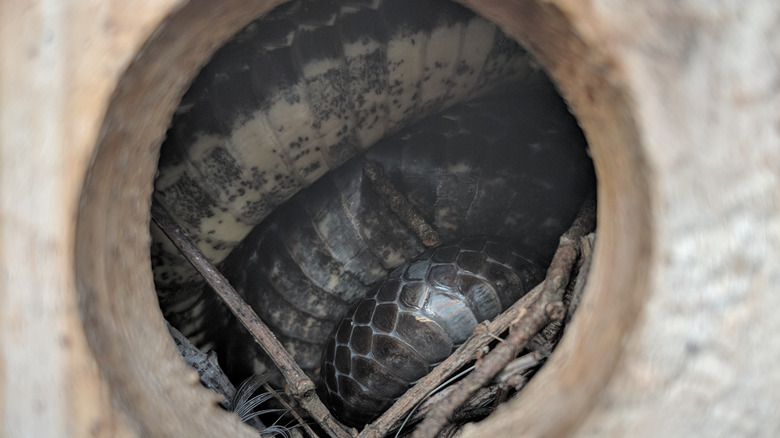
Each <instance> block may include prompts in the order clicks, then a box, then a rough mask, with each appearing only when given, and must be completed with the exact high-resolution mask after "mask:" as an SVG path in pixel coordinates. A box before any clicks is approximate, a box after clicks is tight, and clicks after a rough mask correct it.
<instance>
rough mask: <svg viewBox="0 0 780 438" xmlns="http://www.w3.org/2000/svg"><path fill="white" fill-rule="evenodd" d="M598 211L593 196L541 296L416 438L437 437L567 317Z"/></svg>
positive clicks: (555, 261) (574, 225)
mask: <svg viewBox="0 0 780 438" xmlns="http://www.w3.org/2000/svg"><path fill="white" fill-rule="evenodd" d="M595 211H596V210H595V197H594V196H591V197H589V198H588V200H587V201H585V203H584V204H583V206H582V208H581V209H580V212H579V214H578V215H577V218H576V219H575V220H574V222H573V223H572V225H571V227H570V228H569V229H568V230H567V231H566V232H565V233H563V235H562V236H561V238H560V245H559V246H558V249H557V250H556V252H555V255H554V256H553V260H552V262H551V263H550V267H549V268H548V270H547V276H546V277H545V280H544V283H543V286H542V291H541V294H540V295H539V296H538V297H536V298H535V299H534V300H533V301H532V302H531V303H530V305H529V306H528V307H527V308H525V311H524V312H522V311H521V312H519V313H518V315H517V317H516V319H515V321H513V324H512V327H511V330H510V332H509V336H507V338H506V339H505V341H504V342H503V343H500V344H498V345H497V346H496V348H494V349H493V351H491V352H490V353H488V354H487V355H486V356H485V357H484V358H482V360H481V362H480V363H479V364H478V366H477V367H476V369H475V370H474V372H473V373H472V374H470V375H468V376H467V377H466V378H464V379H463V381H462V382H461V384H460V385H458V389H457V390H455V391H454V392H453V394H452V395H451V396H450V397H448V398H447V399H446V400H444V401H442V403H441V404H439V405H437V406H436V408H435V409H434V410H433V411H432V412H431V413H430V414H429V415H428V416H427V417H426V418H425V420H423V421H422V423H420V425H419V426H418V427H417V429H415V431H414V433H413V434H412V438H433V437H435V436H436V435H437V434H438V433H439V431H441V430H442V428H443V427H444V426H445V425H446V424H447V422H448V421H449V419H450V418H452V416H453V414H454V413H455V410H456V409H457V408H458V407H459V406H461V405H462V404H463V403H464V402H465V401H466V400H468V398H469V397H470V396H471V394H473V393H474V392H475V391H477V390H478V389H480V388H482V387H483V386H485V385H486V384H487V382H489V381H490V380H491V379H492V378H493V377H495V375H496V374H498V373H499V372H500V371H501V370H503V369H504V368H506V366H507V364H508V363H509V362H510V361H511V360H512V359H514V357H515V356H516V355H517V352H518V351H519V349H520V348H522V347H523V346H524V345H525V344H526V343H527V342H528V341H529V340H531V338H533V337H534V336H535V335H536V334H537V333H539V331H540V330H542V329H543V328H544V327H545V326H546V325H547V324H549V323H550V322H552V321H559V320H562V319H563V318H564V317H565V315H566V308H565V307H564V305H563V293H564V290H565V289H566V285H567V284H568V283H569V279H570V276H571V271H572V267H573V266H574V263H575V262H576V261H577V256H578V255H579V244H580V237H581V236H584V235H586V234H588V233H589V232H591V231H592V230H593V229H594V228H595V226H596V214H595Z"/></svg>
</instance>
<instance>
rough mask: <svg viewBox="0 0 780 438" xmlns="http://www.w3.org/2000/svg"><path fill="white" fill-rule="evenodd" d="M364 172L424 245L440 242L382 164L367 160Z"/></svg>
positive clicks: (435, 233) (374, 187)
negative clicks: (391, 179)
mask: <svg viewBox="0 0 780 438" xmlns="http://www.w3.org/2000/svg"><path fill="white" fill-rule="evenodd" d="M363 174H364V175H366V177H367V178H368V180H369V181H371V185H372V187H373V189H374V192H376V194H377V195H379V197H380V198H381V199H382V200H383V201H384V202H385V204H386V205H387V206H388V207H390V210H391V211H392V212H393V213H394V214H395V215H396V216H397V217H398V219H400V220H401V222H403V223H404V225H406V226H407V227H408V228H409V229H410V230H412V231H413V232H414V233H415V234H417V237H419V238H420V240H421V241H422V243H423V245H425V246H435V245H438V244H439V234H438V233H437V232H436V231H435V230H434V229H433V227H431V226H430V224H428V222H426V221H425V219H424V218H423V217H422V215H420V213H418V212H417V210H416V209H415V208H414V207H413V206H412V204H410V203H409V201H408V200H407V199H406V198H405V197H404V195H403V194H402V193H401V192H400V191H399V190H398V189H397V188H396V187H395V185H394V184H393V182H392V181H390V176H389V175H388V174H387V172H385V169H384V168H383V167H382V165H381V164H379V163H377V162H376V161H370V160H367V161H366V162H365V163H363Z"/></svg>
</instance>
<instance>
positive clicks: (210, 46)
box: [77, 2, 650, 436]
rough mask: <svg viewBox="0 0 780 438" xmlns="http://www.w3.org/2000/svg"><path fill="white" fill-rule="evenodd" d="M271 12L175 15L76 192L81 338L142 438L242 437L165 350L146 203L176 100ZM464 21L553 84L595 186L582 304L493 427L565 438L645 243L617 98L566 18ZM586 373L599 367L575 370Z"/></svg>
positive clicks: (606, 357)
mask: <svg viewBox="0 0 780 438" xmlns="http://www.w3.org/2000/svg"><path fill="white" fill-rule="evenodd" d="M271 6H273V5H272V4H267V3H265V2H255V3H252V2H246V3H243V2H242V3H239V2H235V4H233V2H230V4H229V5H228V4H226V3H222V4H220V5H219V6H211V5H206V4H201V3H199V2H191V3H188V4H186V5H183V6H182V7H181V8H180V9H178V10H177V11H176V12H175V13H174V14H172V15H171V16H170V17H169V18H168V20H166V22H165V23H163V24H162V25H161V26H160V28H159V29H157V31H156V32H155V34H154V35H153V36H152V38H150V40H149V42H148V43H147V44H146V46H145V48H144V49H143V50H142V51H141V53H139V56H138V57H137V59H136V61H135V62H134V63H133V64H132V65H131V66H130V68H129V69H128V70H127V72H126V73H125V75H124V76H123V78H122V80H121V81H120V83H119V86H118V89H117V93H116V94H115V97H114V99H113V101H112V103H111V105H110V107H109V110H108V113H107V116H106V121H105V125H104V129H103V135H102V136H101V142H100V144H99V145H98V150H97V152H96V155H95V159H94V162H93V166H92V169H91V172H90V175H89V178H88V180H87V182H86V185H85V188H84V191H83V198H82V206H81V211H80V216H79V220H78V243H77V275H78V280H79V286H80V293H81V305H82V311H83V314H84V315H85V325H86V326H87V332H88V335H89V341H90V344H91V347H92V348H93V350H94V351H95V353H96V354H95V355H96V358H97V359H98V361H99V366H100V368H101V370H102V371H103V373H104V375H105V376H106V379H107V381H108V383H109V385H110V387H111V390H112V392H113V394H114V395H115V397H116V400H117V401H118V403H119V404H120V405H121V406H122V409H123V410H124V411H125V412H126V413H127V414H128V416H129V417H130V418H132V419H133V420H134V423H135V424H136V425H137V427H138V428H139V430H140V431H141V432H142V433H143V434H144V435H153V436H169V435H185V434H204V433H211V434H214V435H216V434H218V433H233V434H237V435H236V436H243V434H246V436H250V435H249V433H250V431H249V430H248V429H245V428H244V427H243V426H242V425H240V424H239V423H238V421H237V420H236V419H235V418H233V417H231V416H228V415H226V414H224V413H222V412H220V411H219V409H217V408H216V407H215V406H214V399H213V397H212V396H210V395H208V393H207V392H206V391H205V390H202V389H201V388H199V387H198V385H197V380H196V379H195V378H193V374H192V373H191V372H188V371H187V369H186V367H185V366H184V364H183V363H182V361H181V360H180V359H179V358H178V354H177V352H176V350H175V347H174V346H173V344H172V343H171V341H170V339H169V337H168V333H167V330H166V328H165V325H164V322H163V320H162V317H161V314H160V311H159V308H158V307H157V301H156V298H155V292H154V286H153V282H152V277H151V271H150V269H149V266H150V263H149V238H148V224H149V200H150V197H151V191H152V180H153V176H154V172H155V165H156V161H157V157H158V155H159V148H160V144H161V142H162V139H163V137H164V134H165V130H166V127H167V124H168V121H169V120H170V119H171V115H172V113H173V110H174V108H175V106H176V105H177V104H178V102H179V100H180V98H181V95H182V94H183V93H184V90H185V89H186V87H187V86H188V84H189V83H190V82H191V80H192V78H193V77H194V76H195V75H196V74H197V72H198V70H199V69H200V66H201V65H202V64H203V63H204V62H205V61H206V60H207V59H208V57H209V56H210V54H211V53H212V52H213V51H214V50H215V48H216V47H218V46H220V45H221V44H222V43H223V42H224V41H226V40H227V39H228V38H229V37H230V36H231V35H233V34H234V33H235V32H236V31H237V30H238V29H240V28H241V27H243V26H244V25H245V24H246V23H247V22H248V21H249V18H251V17H256V16H259V15H261V14H263V13H264V12H266V11H268V10H269V9H270V8H271ZM474 9H475V10H477V11H478V12H479V13H481V14H482V15H484V16H486V17H488V18H490V19H493V20H495V21H496V22H498V23H499V24H500V25H502V27H504V29H505V30H506V31H507V33H508V34H509V35H511V36H513V37H515V38H516V39H518V41H520V42H521V43H522V44H523V45H524V46H525V47H527V48H528V49H529V50H530V51H531V52H532V53H533V54H534V55H535V56H536V57H537V58H538V59H539V61H540V62H541V63H542V65H543V66H544V67H545V69H546V70H547V71H548V72H549V73H550V75H551V77H552V78H553V79H554V81H555V82H556V84H557V86H558V87H559V89H560V90H561V91H562V93H563V95H564V96H565V97H566V99H567V101H568V102H569V103H570V106H571V108H572V110H573V112H574V113H575V115H576V116H577V118H578V120H579V122H580V124H581V125H582V127H583V129H584V131H585V133H586V136H587V137H588V142H589V144H590V148H591V152H592V155H593V158H594V163H595V167H596V171H597V175H598V180H599V193H598V197H599V218H598V220H599V230H600V235H599V244H598V248H597V252H596V259H595V261H594V266H593V269H592V272H591V274H590V281H589V285H588V291H587V293H586V297H587V298H586V301H585V302H583V303H582V306H581V309H580V311H579V315H578V316H577V317H576V318H575V319H574V320H573V322H572V324H571V325H570V326H569V329H568V333H567V335H566V336H565V337H564V339H563V341H562V343H561V345H560V346H559V347H558V350H557V351H556V353H555V354H554V355H553V356H552V357H551V358H550V360H549V361H548V363H547V364H546V366H545V367H544V369H543V370H542V371H541V372H540V373H539V374H538V375H537V376H536V377H535V378H534V380H533V382H532V383H531V384H530V385H529V386H528V387H527V388H526V389H525V390H524V392H523V394H522V396H521V397H518V398H517V399H516V400H514V401H513V402H512V403H511V406H512V408H511V409H505V410H503V412H501V413H499V414H498V415H497V416H496V417H495V418H494V419H493V420H491V421H492V422H493V424H499V423H500V424H510V425H514V426H513V427H514V431H515V433H517V431H518V430H521V429H523V428H524V429H525V430H532V431H534V433H535V434H539V435H548V436H549V435H555V434H562V433H565V432H566V431H567V430H569V429H570V428H571V427H573V426H575V425H576V424H577V423H578V422H579V421H580V420H581V418H582V417H583V416H584V415H585V414H586V413H587V409H588V407H589V406H590V401H591V400H592V399H593V398H594V397H595V396H596V394H597V393H598V390H599V388H601V387H602V386H603V385H604V383H605V382H606V381H607V379H608V378H609V374H610V371H611V369H612V367H613V366H614V364H615V362H616V360H617V358H618V356H619V354H620V350H621V345H620V339H621V337H622V335H623V334H624V333H626V331H627V330H629V329H630V327H631V324H632V322H633V320H634V316H635V315H636V314H637V312H638V310H639V307H640V306H641V302H642V297H643V294H644V289H643V286H641V284H642V282H641V281H640V280H641V279H642V278H643V276H644V275H645V273H644V272H643V271H642V270H641V264H640V263H639V260H640V258H641V256H642V254H643V253H644V252H645V251H646V250H647V245H648V243H647V242H648V241H649V237H648V236H649V231H650V230H649V226H648V224H647V222H646V221H647V218H648V217H649V215H647V214H646V212H645V209H646V208H647V206H648V205H649V203H648V202H647V199H648V194H647V193H646V192H644V189H643V187H645V186H646V185H645V184H644V180H643V178H644V171H643V165H642V157H641V155H640V151H639V148H638V146H637V144H636V140H635V138H636V136H635V130H634V126H633V123H632V120H631V118H630V111H629V109H628V106H627V105H626V101H625V96H623V94H622V93H621V90H620V89H617V88H615V83H614V82H611V81H610V80H609V79H610V78H605V77H602V76H601V75H600V72H603V70H602V69H600V68H599V65H598V60H599V59H600V58H599V48H598V47H589V46H588V45H587V44H586V42H585V41H582V40H580V39H579V38H578V37H577V36H576V35H577V33H576V32H574V30H573V29H572V28H571V24H570V23H569V22H568V21H567V19H566V14H564V13H563V12H562V11H561V10H558V9H556V7H555V6H553V5H550V4H544V5H542V4H538V3H536V2H522V3H521V4H517V3H514V4H511V5H503V4H502V3H501V2H495V4H482V5H474ZM203 28H208V29H209V30H210V32H208V33H206V32H201V31H198V29H203ZM639 231H642V232H639ZM643 236H645V237H643ZM607 266H609V267H610V270H609V273H610V274H609V275H607V270H606V267H607ZM615 273H618V274H615ZM592 363H599V364H600V365H599V366H598V367H593V366H586V364H592ZM486 427H490V425H489V424H488V425H486Z"/></svg>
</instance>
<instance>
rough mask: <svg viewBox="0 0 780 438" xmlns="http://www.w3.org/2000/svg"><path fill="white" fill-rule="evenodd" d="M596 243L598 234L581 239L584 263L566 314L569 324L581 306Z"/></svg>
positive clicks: (581, 257) (591, 234)
mask: <svg viewBox="0 0 780 438" xmlns="http://www.w3.org/2000/svg"><path fill="white" fill-rule="evenodd" d="M595 242H596V233H590V234H588V235H587V236H582V237H581V238H580V252H581V254H580V260H581V261H582V263H581V265H580V271H579V274H577V281H576V282H575V285H574V291H573V292H572V294H571V303H570V304H569V310H568V311H567V312H566V322H567V323H568V322H569V321H570V320H571V318H572V316H574V311H575V310H577V307H578V306H579V305H580V299H581V298H582V293H583V292H584V291H585V285H586V284H587V283H588V272H589V271H590V264H591V263H592V261H593V257H592V253H593V245H595Z"/></svg>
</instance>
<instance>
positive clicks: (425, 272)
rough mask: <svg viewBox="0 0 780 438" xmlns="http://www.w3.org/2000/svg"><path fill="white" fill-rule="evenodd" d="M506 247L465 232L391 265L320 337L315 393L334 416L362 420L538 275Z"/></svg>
mask: <svg viewBox="0 0 780 438" xmlns="http://www.w3.org/2000/svg"><path fill="white" fill-rule="evenodd" d="M544 272H545V271H544V269H542V268H541V267H539V266H537V265H535V264H533V263H531V262H529V261H528V260H526V259H524V258H523V257H522V256H521V255H520V254H518V253H517V252H516V251H515V250H514V249H513V248H512V246H511V245H508V244H506V243H502V242H498V241H494V240H491V239H489V238H488V239H485V238H478V237H472V238H468V239H463V240H461V241H459V242H456V243H452V244H449V245H442V246H440V247H438V248H435V249H430V250H428V251H426V252H424V253H423V254H421V255H420V256H418V257H417V258H415V259H414V260H412V261H410V262H408V263H406V264H404V265H403V266H401V267H399V268H397V269H395V270H394V271H392V272H391V273H390V275H388V277H387V278H386V279H385V280H384V281H382V282H381V283H380V284H378V285H377V286H375V287H373V288H372V289H371V291H370V292H369V293H368V295H367V296H366V298H364V299H363V300H361V301H360V302H359V304H358V305H357V306H356V307H354V308H353V309H352V311H351V312H350V313H349V314H348V315H347V317H346V318H344V319H343V320H342V321H341V323H340V324H339V325H338V328H337V329H336V333H335V335H334V336H333V337H331V339H330V340H329V341H328V344H327V346H326V348H325V355H324V357H323V365H322V380H323V383H324V387H323V389H322V392H323V393H324V394H325V399H326V401H327V403H328V405H329V406H330V407H331V411H332V412H333V413H334V415H336V416H337V417H338V418H339V419H340V420H342V421H344V422H346V423H349V424H352V425H362V424H365V423H368V422H370V421H371V420H373V419H374V418H376V417H377V416H379V414H381V413H382V412H383V411H384V410H385V409H387V408H388V407H389V406H390V405H391V404H392V403H393V401H395V399H396V398H397V397H399V396H401V395H402V394H403V393H404V392H405V391H406V390H407V389H408V388H409V386H411V385H412V384H413V383H414V382H416V381H417V380H418V379H420V378H421V377H423V376H425V375H426V374H427V373H428V372H429V371H430V369H431V368H432V367H433V366H434V365H436V364H438V363H439V362H441V361H443V360H444V359H446V358H447V356H449V355H450V353H452V351H454V349H455V348H457V347H458V346H459V345H460V344H462V343H463V342H465V340H466V339H467V338H468V336H469V335H471V333H472V332H473V331H474V328H475V327H476V326H477V324H478V323H479V322H481V321H488V320H491V319H493V318H494V317H496V316H497V315H498V314H499V313H500V312H502V311H503V310H505V309H506V308H507V307H509V306H511V305H512V303H514V302H515V301H517V300H518V299H519V298H520V297H522V296H523V295H524V294H525V293H526V292H528V291H529V290H530V289H531V288H533V287H534V286H535V285H536V284H538V283H539V282H540V281H541V280H542V279H543V278H544Z"/></svg>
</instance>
